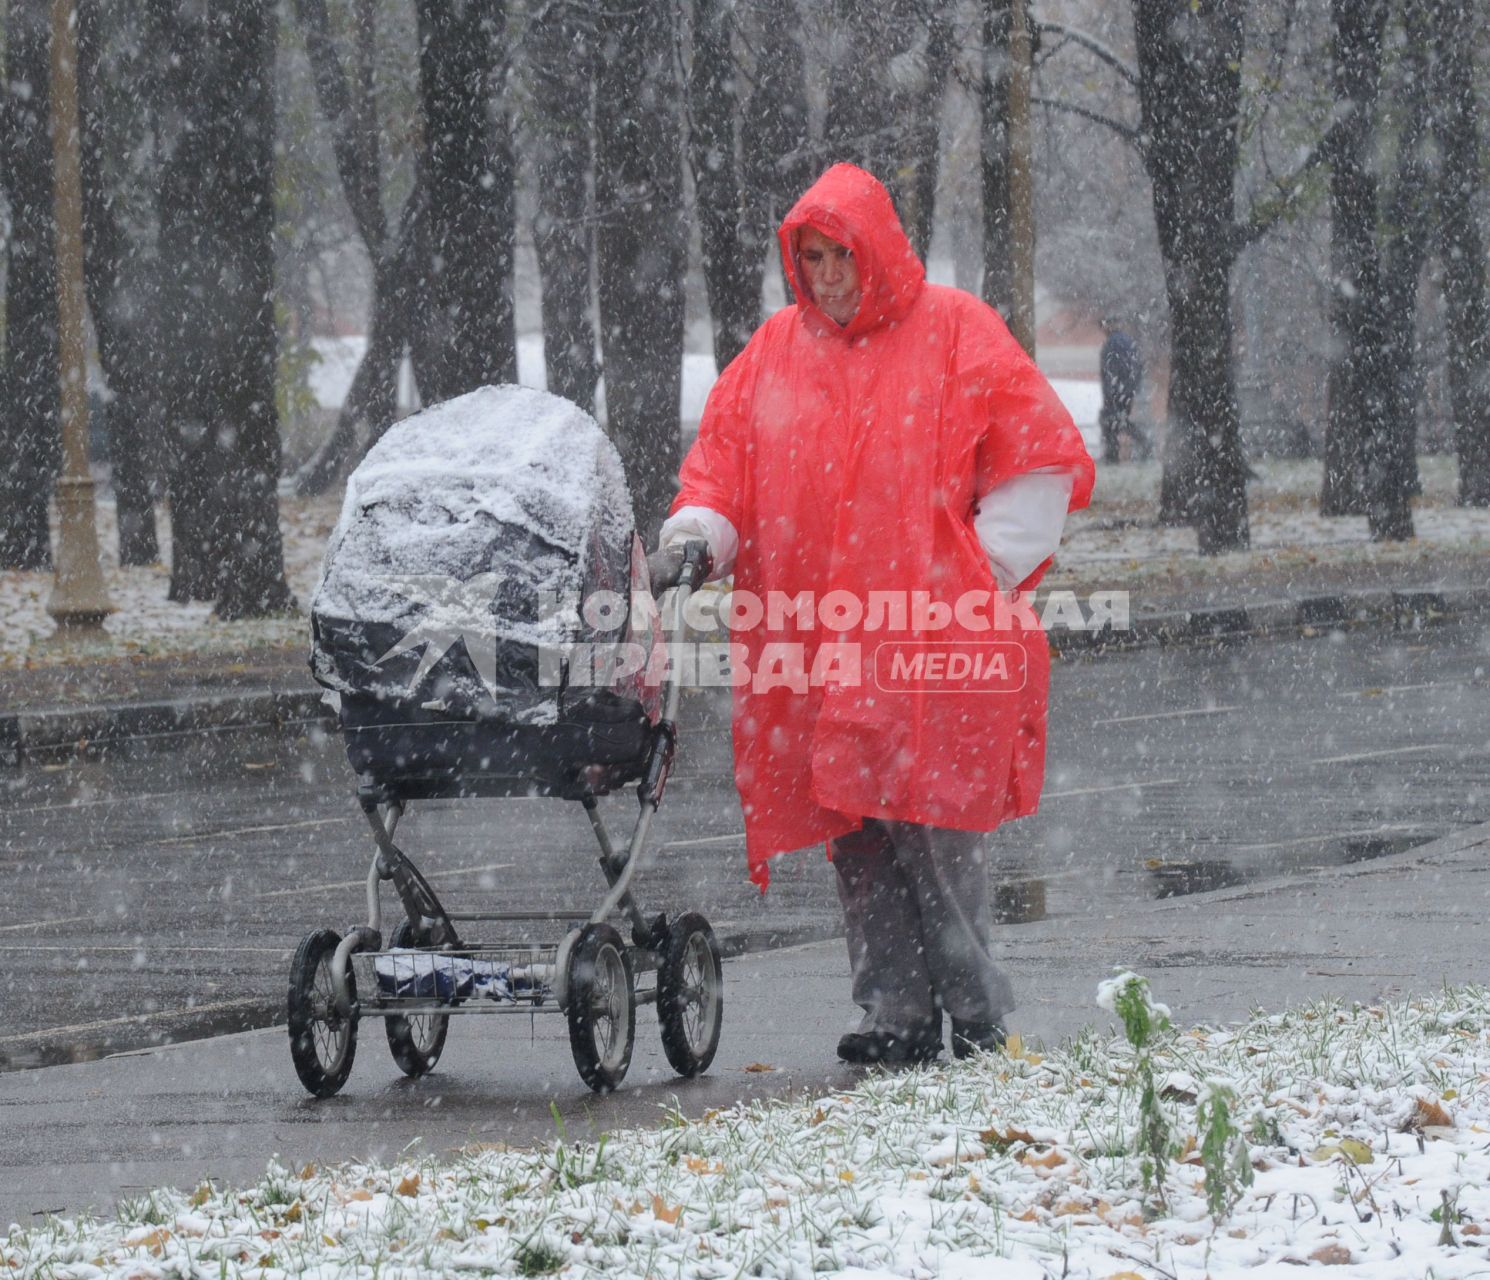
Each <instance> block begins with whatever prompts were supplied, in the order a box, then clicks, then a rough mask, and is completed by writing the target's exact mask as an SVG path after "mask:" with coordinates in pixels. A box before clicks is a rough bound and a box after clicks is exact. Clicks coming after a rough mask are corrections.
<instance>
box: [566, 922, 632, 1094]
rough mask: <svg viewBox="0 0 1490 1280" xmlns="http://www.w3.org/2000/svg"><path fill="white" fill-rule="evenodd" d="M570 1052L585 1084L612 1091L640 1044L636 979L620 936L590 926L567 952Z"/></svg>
mask: <svg viewBox="0 0 1490 1280" xmlns="http://www.w3.org/2000/svg"><path fill="white" fill-rule="evenodd" d="M565 988H566V991H567V997H566V1001H565V1006H566V1007H565V1013H567V1014H568V1017H569V1048H570V1051H571V1052H572V1053H573V1054H574V1065H575V1067H576V1068H578V1070H579V1074H580V1079H581V1080H583V1081H584V1082H585V1083H586V1084H587V1085H589V1086H590V1088H592V1089H594V1090H595V1092H596V1093H609V1092H610V1091H611V1090H612V1089H614V1088H615V1087H616V1086H617V1085H618V1084H620V1083H621V1081H622V1080H623V1079H624V1078H625V1076H626V1068H627V1067H629V1066H630V1065H631V1046H632V1044H633V1042H634V1041H635V1040H636V981H635V976H634V975H633V973H632V969H631V958H630V956H628V955H627V954H626V945H625V943H623V942H622V941H621V935H620V934H619V933H617V932H616V930H615V929H613V928H611V926H610V925H608V924H589V925H586V926H585V927H584V929H582V930H581V931H580V935H579V937H578V938H577V939H576V940H575V943H574V948H573V950H572V951H570V953H569V973H568V977H567V980H566V982H565Z"/></svg>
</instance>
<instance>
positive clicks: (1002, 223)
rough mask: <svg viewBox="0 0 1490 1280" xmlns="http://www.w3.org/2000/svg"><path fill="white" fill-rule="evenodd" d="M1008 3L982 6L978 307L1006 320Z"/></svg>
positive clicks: (986, 1) (1009, 248)
mask: <svg viewBox="0 0 1490 1280" xmlns="http://www.w3.org/2000/svg"><path fill="white" fill-rule="evenodd" d="M1012 12H1013V10H1012V7H1011V4H1010V0H983V103H982V106H983V123H982V142H983V145H982V158H981V163H982V178H983V290H982V293H983V301H984V302H986V303H988V305H989V306H990V307H993V308H995V309H996V310H997V311H998V313H999V314H1000V315H1001V316H1003V317H1004V319H1005V320H1007V319H1008V318H1009V316H1010V315H1011V314H1012V313H1013V309H1014V235H1013V224H1012V222H1011V220H1010V217H1009V71H1010V63H1009V30H1010V28H1009V23H1010V19H1011V16H1012Z"/></svg>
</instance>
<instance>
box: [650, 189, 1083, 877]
mask: <svg viewBox="0 0 1490 1280" xmlns="http://www.w3.org/2000/svg"><path fill="white" fill-rule="evenodd" d="M804 226H812V227H816V228H817V229H818V230H819V231H821V232H822V233H823V234H824V235H826V236H829V237H831V238H832V239H834V240H836V241H838V242H839V243H841V244H845V245H847V246H848V247H849V248H850V249H852V250H853V255H854V259H855V261H856V263H857V265H858V269H859V280H860V288H861V290H862V297H861V301H860V305H859V310H858V313H857V314H856V315H855V317H854V318H853V320H851V321H850V322H849V323H848V324H847V325H845V326H840V325H838V324H837V323H836V322H835V321H833V320H832V319H830V318H829V317H828V316H827V315H826V314H825V313H824V312H823V311H821V310H820V309H819V308H818V307H817V306H816V305H814V303H813V302H812V299H811V297H810V296H809V295H808V294H807V292H806V291H805V289H804V285H803V280H802V276H801V273H800V271H799V269H798V264H797V261H796V236H797V232H798V231H799V230H800V229H801V228H802V227H804ZM780 238H781V251H782V255H783V257H784V259H785V262H786V270H787V275H788V277H789V279H790V281H791V284H792V288H793V289H794V291H795V292H796V296H797V304H796V305H795V306H792V307H787V308H785V309H784V310H782V311H779V312H777V313H776V314H775V315H774V316H772V317H771V318H770V319H769V320H767V321H766V323H765V324H763V325H762V326H761V327H760V329H759V330H757V331H756V333H755V336H754V337H753V338H751V340H750V343H749V345H748V346H747V347H746V348H745V350H744V351H743V352H741V354H740V356H739V357H738V358H737V359H736V360H735V361H734V362H733V363H732V364H731V365H730V366H729V367H728V368H727V369H726V370H725V371H724V373H723V375H722V376H721V377H720V379H719V382H718V383H717V385H716V386H715V387H714V390H713V392H712V393H711V394H710V396H709V400H708V404H707V405H706V406H705V409H704V414H703V420H702V422H701V424H700V426H699V434H698V439H697V440H696V441H695V442H694V444H693V447H692V448H691V449H690V450H689V452H688V456H687V458H686V459H685V460H684V462H683V467H682V472H681V479H682V489H681V491H680V492H679V494H678V496H677V499H676V500H675V502H674V504H673V509H674V510H675V511H676V510H677V509H678V508H679V507H682V506H688V505H698V506H704V507H710V508H712V509H713V510H715V511H718V512H720V513H721V514H722V515H724V516H726V517H728V519H729V520H730V521H731V522H732V523H733V524H734V526H735V528H736V529H737V530H738V531H739V534H740V552H739V556H738V558H737V560H736V562H735V569H734V585H735V590H736V592H745V591H749V592H753V593H755V595H756V596H757V597H758V598H759V599H760V600H761V601H766V600H767V599H768V597H769V595H770V594H771V593H783V595H782V596H780V597H778V598H783V599H784V598H788V597H796V596H798V594H799V593H801V592H813V593H814V594H815V598H816V599H817V600H821V599H822V597H823V596H824V595H826V594H827V593H829V592H833V591H844V592H848V593H850V595H851V596H852V597H856V598H857V599H858V601H859V602H861V603H862V604H864V605H866V606H868V607H867V608H866V609H865V611H864V613H865V616H864V619H863V621H862V622H861V623H859V624H858V625H857V626H853V627H851V628H850V629H849V630H847V631H843V630H830V629H827V628H825V627H823V626H822V624H821V622H819V621H816V620H815V618H816V615H814V621H813V622H812V623H810V624H808V626H807V629H802V626H803V623H804V622H806V621H807V620H806V619H805V618H802V617H801V615H798V616H797V617H781V618H778V619H777V621H778V622H779V623H782V622H784V624H785V625H784V626H778V627H777V628H776V629H775V630H771V629H769V628H768V626H767V622H768V621H770V619H769V618H767V619H765V620H763V621H762V622H761V623H760V624H759V625H757V626H753V627H751V628H749V629H747V630H743V631H737V632H735V633H734V635H733V637H732V638H733V639H734V640H736V641H741V642H743V643H744V644H745V646H746V653H747V656H748V659H749V661H748V667H749V671H750V672H751V673H756V672H758V671H759V670H760V668H761V660H762V657H763V656H765V657H766V658H767V659H772V655H773V654H776V653H778V652H779V650H778V649H770V650H767V649H766V646H767V645H768V644H774V645H781V644H789V645H801V646H802V650H801V654H802V666H801V668H800V669H801V670H803V671H808V672H810V671H812V670H813V668H814V663H815V660H816V658H817V657H818V650H819V646H820V645H822V644H823V643H825V642H839V643H844V644H848V645H857V646H859V652H860V653H861V655H862V675H861V677H860V678H859V679H858V680H843V681H839V680H837V679H833V678H829V679H828V680H827V682H826V684H822V685H809V687H807V688H806V689H805V691H803V690H802V689H801V682H800V681H798V682H797V687H795V688H794V687H792V686H791V685H790V684H788V683H786V682H784V681H782V680H778V679H769V678H768V679H765V680H762V681H757V680H754V679H752V680H750V681H748V682H746V683H743V684H739V683H737V685H736V689H735V715H734V748H735V780H736V783H737V785H738V787H739V791H740V800H741V805H742V807H743V809H744V814H745V835H746V851H747V857H748V860H749V864H750V876H751V879H752V880H754V881H755V882H756V883H757V884H759V885H760V886H761V887H762V888H765V886H766V884H767V882H768V880H769V871H768V869H767V861H768V859H770V858H771V857H773V856H774V855H776V854H778V853H783V852H785V851H787V850H791V849H797V848H801V847H802V846H804V845H808V844H813V843H816V842H818V841H823V840H828V839H831V838H832V837H834V836H837V835H842V834H843V833H845V832H848V831H853V830H855V829H857V828H858V827H859V826H860V825H862V820H863V819H864V818H865V817H876V818H884V819H895V820H901V821H909V822H921V823H928V824H932V825H935V826H941V827H954V828H958V829H961V830H969V831H991V830H992V829H993V828H995V827H997V826H998V825H999V823H1001V822H1002V821H1004V820H1005V819H1006V818H1015V817H1022V816H1024V815H1025V814H1029V813H1033V812H1034V811H1035V808H1036V806H1037V804H1038V801H1039V796H1040V788H1041V785H1042V782H1043V779H1044V764H1045V707H1046V699H1047V694H1048V689H1049V669H1050V655H1049V649H1048V646H1047V642H1046V639H1045V636H1044V634H1043V632H1041V631H1040V630H1039V629H1038V627H1034V628H1033V629H1027V628H1020V627H1014V628H1010V629H1006V630H1003V631H980V632H978V633H976V634H974V632H972V631H969V630H965V629H964V628H963V627H962V626H961V625H960V624H958V623H956V622H954V623H953V624H952V625H951V626H950V627H945V628H941V629H937V630H934V631H933V630H929V629H926V628H924V627H923V628H920V629H916V628H914V627H904V628H901V629H896V630H893V631H891V630H887V629H885V628H884V627H883V626H881V627H879V628H876V629H874V630H870V623H871V622H872V621H875V620H876V618H875V616H874V615H875V613H876V610H875V609H874V608H873V602H874V599H875V597H876V596H877V595H878V596H879V597H880V598H881V599H884V598H885V597H884V596H883V593H892V597H891V598H893V597H897V596H898V597H899V598H900V599H902V600H909V599H910V598H911V593H913V592H922V593H929V594H930V596H931V597H932V598H935V599H937V600H941V601H945V602H952V601H955V600H956V599H958V598H959V596H961V595H963V593H966V592H993V591H996V590H997V588H996V585H995V583H994V578H993V574H992V570H991V569H990V567H989V562H988V556H987V555H986V553H985V552H984V550H983V548H982V546H981V545H980V543H979V541H978V537H977V535H976V533H975V532H974V531H973V527H972V514H973V508H974V504H975V503H976V501H977V499H978V498H979V497H981V496H982V495H984V494H986V493H987V492H988V491H989V490H991V489H993V488H995V487H996V486H997V485H999V484H1002V483H1003V482H1004V481H1006V480H1008V479H1010V478H1012V477H1014V476H1017V475H1019V474H1021V473H1023V472H1027V471H1033V470H1036V469H1037V468H1041V467H1052V466H1063V467H1067V468H1070V469H1071V471H1072V472H1073V474H1074V476H1075V486H1074V492H1073V493H1072V496H1071V504H1070V505H1071V509H1072V510H1075V509H1077V508H1079V507H1083V506H1085V505H1086V503H1087V501H1088V499H1089V498H1090V495H1091V489H1092V479H1093V468H1092V462H1091V458H1090V457H1089V456H1088V455H1087V451H1086V448H1085V446H1084V445H1083V443H1082V440H1081V436H1080V435H1079V433H1078V432H1077V430H1076V427H1075V425H1074V424H1073V423H1072V421H1071V417H1070V415H1069V414H1068V413H1067V412H1066V410H1065V408H1064V407H1063V406H1062V405H1061V403H1060V401H1059V400H1058V399H1057V398H1056V396H1055V393H1054V392H1053V391H1052V390H1051V388H1050V385H1049V384H1048V383H1047V382H1046V381H1045V378H1044V377H1043V376H1042V375H1041V373H1040V372H1039V370H1038V369H1037V368H1036V367H1035V365H1034V363H1033V362H1032V361H1031V360H1030V359H1029V357H1028V356H1026V355H1025V353H1024V351H1023V349H1022V348H1021V347H1020V346H1019V345H1018V343H1016V342H1015V341H1014V339H1013V338H1012V337H1011V336H1010V334H1009V331H1008V329H1007V328H1006V327H1005V326H1004V323H1003V321H1002V320H1001V319H1000V318H999V316H998V314H997V312H995V311H994V310H993V309H992V308H990V307H988V306H986V305H985V304H984V303H982V302H980V301H979V300H978V299H976V298H974V297H973V296H972V295H970V294H967V293H963V292H961V291H960V290H957V289H948V288H942V287H939V286H937V285H930V284H927V283H926V282H925V271H924V269H923V268H922V266H921V263H920V261H919V260H918V259H917V258H916V255H915V252H914V251H913V250H912V248H911V246H910V242H909V241H908V240H907V239H906V236H905V233H904V231H902V230H901V227H900V221H899V219H898V218H897V217H896V214H895V209H894V206H893V205H892V204H891V201H890V197H889V194H888V193H887V192H886V191H885V189H884V187H882V186H881V185H880V184H879V182H877V181H876V180H875V179H874V178H873V177H872V176H871V175H870V174H868V173H866V172H864V171H863V170H862V169H857V168H855V167H854V166H852V165H847V164H840V165H835V166H834V167H833V168H831V169H829V170H828V171H827V172H826V173H825V174H824V175H823V176H822V177H821V178H819V179H818V181H817V182H816V183H814V184H813V186H812V188H811V189H810V190H809V191H808V192H807V194H806V195H804V196H803V197H802V198H801V199H800V200H799V201H798V202H797V203H796V205H795V207H794V208H793V209H792V210H791V212H790V213H789V214H787V216H786V220H785V221H784V222H783V223H782V224H781V231H780ZM1043 571H1044V566H1041V568H1040V569H1039V570H1037V571H1036V572H1035V573H1034V574H1032V575H1031V576H1030V578H1029V579H1028V580H1027V581H1026V582H1025V583H1023V584H1021V585H1022V587H1024V588H1029V587H1032V586H1033V585H1034V584H1035V582H1036V581H1038V579H1039V577H1040V575H1041V573H1043ZM836 598H837V599H845V598H846V597H836ZM879 612H880V614H881V615H882V616H881V617H880V618H879V619H877V620H878V621H880V622H882V623H883V622H885V621H888V620H889V615H885V614H884V611H883V610H880V611H879ZM987 614H988V616H989V617H992V616H993V614H994V611H993V609H992V608H989V609H988V611H987ZM850 616H851V615H850ZM887 639H893V640H896V641H910V642H913V643H915V642H927V641H934V642H936V643H938V644H947V643H949V642H953V643H955V642H956V641H957V640H959V639H962V640H967V641H969V642H970V643H974V644H976V643H985V642H989V641H998V642H1004V643H1013V644H1017V645H1020V646H1022V648H1023V650H1024V654H1025V659H1024V661H1025V673H1026V674H1025V679H1024V682H1023V687H1022V688H1021V689H1019V690H1018V691H1017V692H1014V691H1009V692H1001V693H990V692H985V691H982V690H978V691H972V692H945V691H940V690H938V691H936V692H928V691H925V690H920V689H910V690H907V691H896V692H885V691H884V690H883V689H882V688H881V687H880V686H879V683H877V681H876V679H875V676H874V674H873V662H872V655H873V653H874V651H875V649H876V647H877V646H879V645H881V644H882V643H884V642H885V641H886V640H887ZM824 656H826V655H824ZM766 665H767V667H768V668H772V669H775V670H779V669H780V668H779V667H778V666H775V665H774V660H768V661H767V664H766ZM738 679H739V676H738V674H737V680H738Z"/></svg>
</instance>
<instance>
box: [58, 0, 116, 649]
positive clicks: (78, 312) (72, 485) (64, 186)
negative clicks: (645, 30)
mask: <svg viewBox="0 0 1490 1280" xmlns="http://www.w3.org/2000/svg"><path fill="white" fill-rule="evenodd" d="M74 21H75V15H74V0H52V57H51V73H52V80H51V101H52V112H51V116H52V159H53V166H54V170H55V173H54V178H53V191H54V201H55V212H56V225H57V323H58V330H59V337H60V357H61V359H60V366H61V367H60V376H61V379H62V475H61V477H60V478H59V479H58V481H57V514H58V517H59V524H60V528H59V537H58V547H57V572H56V577H55V579H54V581H53V584H52V595H51V598H50V599H49V600H48V601H47V612H48V613H49V614H51V615H52V617H53V618H54V619H55V620H56V623H57V629H58V631H59V632H62V631H66V632H70V633H82V634H88V633H99V634H101V633H102V632H103V620H104V619H105V618H106V617H108V616H109V614H111V613H112V612H113V611H114V608H113V605H111V604H110V603H109V594H108V589H107V587H105V585H104V580H103V572H102V570H101V569H100V568H99V562H98V526H97V522H96V516H95V511H94V496H93V478H92V475H91V474H90V472H89V470H88V389H87V383H86V380H85V365H84V359H85V352H84V346H83V305H84V294H83V179H82V165H81V161H80V159H79V152H80V150H81V146H80V141H81V135H80V133H79V127H78V80H77V65H78V57H77V32H76V30H75V28H74Z"/></svg>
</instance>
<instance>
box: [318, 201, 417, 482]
mask: <svg viewBox="0 0 1490 1280" xmlns="http://www.w3.org/2000/svg"><path fill="white" fill-rule="evenodd" d="M428 226H429V213H428V209H427V208H426V201H425V198H424V189H423V188H422V187H418V186H416V187H415V188H414V190H413V191H412V192H411V193H410V195H409V198H408V200H407V202H406V203H405V204H404V209H403V216H402V218H401V219H400V220H399V232H398V240H397V242H396V243H395V244H393V245H392V246H391V250H390V249H389V247H388V246H385V251H384V253H383V254H381V255H379V256H378V257H377V258H375V259H374V261H373V289H372V298H371V302H370V304H369V308H368V325H367V349H366V350H365V351H364V352H363V353H362V359H361V360H360V361H359V362H358V364H357V372H356V373H354V374H353V375H352V385H351V386H350V387H348V388H347V398H346V399H345V400H344V401H343V402H342V406H341V411H340V412H339V413H338V414H337V417H336V427H335V429H334V430H333V431H332V433H331V436H330V437H329V438H328V439H327V441H326V442H325V444H323V445H322V446H321V447H320V448H319V449H318V450H317V451H316V454H315V457H313V458H312V459H311V460H310V461H309V462H307V463H306V464H305V466H304V467H303V468H302V469H301V470H300V472H299V474H297V475H296V477H295V492H296V493H297V494H298V495H299V496H300V497H302V498H304V497H311V496H314V495H315V494H318V493H325V492H326V490H327V489H329V488H330V487H331V485H332V483H333V482H334V481H335V480H336V478H337V477H338V476H339V475H340V474H341V472H342V470H343V468H344V467H345V466H346V463H347V461H348V460H349V459H351V458H352V457H353V456H354V455H355V454H357V453H358V452H359V447H358V446H359V443H360V444H361V447H362V449H363V450H365V449H367V448H370V447H371V446H372V445H374V444H376V443H377V442H378V441H379V440H381V439H382V438H383V434H384V432H386V431H387V430H388V428H389V427H391V426H392V425H393V423H394V420H395V419H396V418H397V417H398V376H399V369H400V367H401V366H402V364H403V358H404V352H405V350H407V348H408V345H409V339H410V335H411V334H412V332H413V328H414V312H415V309H416V308H417V307H418V306H419V305H420V304H421V301H422V295H423V289H422V287H421V284H420V279H419V273H420V271H421V270H422V269H423V266H424V264H425V263H426V262H427V261H428V260H429V241H428Z"/></svg>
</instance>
